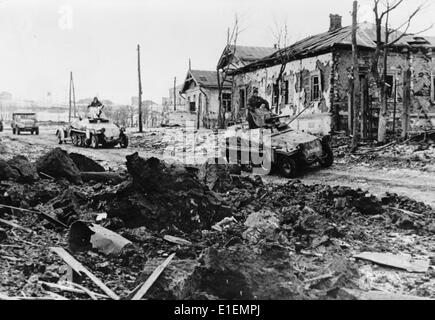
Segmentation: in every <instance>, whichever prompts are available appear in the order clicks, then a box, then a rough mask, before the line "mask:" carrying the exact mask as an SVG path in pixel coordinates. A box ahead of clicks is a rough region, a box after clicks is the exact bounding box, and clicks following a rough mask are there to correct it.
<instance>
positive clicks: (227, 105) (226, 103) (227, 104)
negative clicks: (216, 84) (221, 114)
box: [222, 92, 233, 112]
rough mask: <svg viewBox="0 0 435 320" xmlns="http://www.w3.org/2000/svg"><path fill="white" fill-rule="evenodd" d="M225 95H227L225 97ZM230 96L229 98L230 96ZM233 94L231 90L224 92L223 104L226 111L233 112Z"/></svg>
mask: <svg viewBox="0 0 435 320" xmlns="http://www.w3.org/2000/svg"><path fill="white" fill-rule="evenodd" d="M224 95H227V96H226V97H224ZM228 97H229V98H228ZM232 100H233V99H232V95H231V93H230V92H222V106H223V107H224V109H225V110H226V112H231V103H232Z"/></svg>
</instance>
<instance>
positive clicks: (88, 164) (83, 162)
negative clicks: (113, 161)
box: [69, 153, 106, 172]
mask: <svg viewBox="0 0 435 320" xmlns="http://www.w3.org/2000/svg"><path fill="white" fill-rule="evenodd" d="M69 157H70V158H71V160H72V161H73V162H74V164H75V165H76V166H77V168H78V169H79V170H80V171H81V172H105V171H106V170H105V169H104V167H103V166H101V165H100V164H98V163H97V162H95V161H94V160H92V159H91V158H88V157H86V156H84V155H82V154H80V153H70V154H69Z"/></svg>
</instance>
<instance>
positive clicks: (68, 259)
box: [50, 247, 119, 300]
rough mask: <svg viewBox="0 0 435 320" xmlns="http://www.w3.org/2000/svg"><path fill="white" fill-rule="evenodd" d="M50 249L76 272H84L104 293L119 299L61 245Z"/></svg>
mask: <svg viewBox="0 0 435 320" xmlns="http://www.w3.org/2000/svg"><path fill="white" fill-rule="evenodd" d="M50 250H51V251H53V252H54V253H56V254H57V255H58V256H59V257H61V258H62V260H63V261H65V263H66V264H67V265H69V266H70V267H71V268H72V269H73V270H74V271H75V272H77V273H78V274H82V273H83V274H85V275H86V276H88V278H89V279H91V280H92V282H93V283H95V284H96V285H97V286H98V287H99V288H100V289H101V290H102V291H103V292H104V293H105V294H107V295H108V296H109V297H110V298H112V299H114V300H119V296H118V295H117V294H116V293H115V292H113V291H112V290H110V289H109V288H108V287H107V286H106V285H105V284H104V283H103V282H102V281H101V280H100V279H98V278H97V277H96V276H95V275H94V274H93V273H92V272H90V271H89V270H88V269H86V268H85V267H84V266H83V265H82V264H81V263H80V262H79V261H77V260H76V259H75V258H74V257H73V256H72V255H70V254H69V253H68V252H67V251H66V250H65V249H63V248H61V247H51V248H50Z"/></svg>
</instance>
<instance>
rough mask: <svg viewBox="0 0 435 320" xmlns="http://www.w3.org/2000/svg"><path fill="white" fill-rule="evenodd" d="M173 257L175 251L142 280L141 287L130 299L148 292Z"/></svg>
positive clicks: (140, 296)
mask: <svg viewBox="0 0 435 320" xmlns="http://www.w3.org/2000/svg"><path fill="white" fill-rule="evenodd" d="M174 257H175V253H173V254H171V255H170V256H169V257H168V258H167V259H166V260H165V261H164V262H163V263H162V264H161V265H159V266H158V267H157V268H156V270H154V272H153V273H152V274H151V275H150V276H149V278H148V279H147V280H146V281H145V282H144V284H143V285H142V287H141V288H140V289H139V290H138V291H137V292H136V294H135V295H134V296H133V298H131V300H140V299H142V297H143V296H144V295H145V294H146V293H147V292H148V290H149V289H150V288H151V286H152V285H153V284H154V282H156V280H157V279H158V278H159V276H160V275H161V274H162V272H163V271H164V270H165V269H166V267H167V266H168V265H169V264H170V263H171V261H172V259H173V258H174Z"/></svg>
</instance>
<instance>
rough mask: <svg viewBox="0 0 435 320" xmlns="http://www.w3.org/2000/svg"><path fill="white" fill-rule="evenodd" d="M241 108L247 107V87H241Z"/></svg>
mask: <svg viewBox="0 0 435 320" xmlns="http://www.w3.org/2000/svg"><path fill="white" fill-rule="evenodd" d="M239 99H240V101H239V108H240V109H245V108H246V91H245V89H240V91H239Z"/></svg>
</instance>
